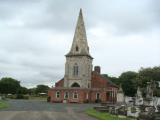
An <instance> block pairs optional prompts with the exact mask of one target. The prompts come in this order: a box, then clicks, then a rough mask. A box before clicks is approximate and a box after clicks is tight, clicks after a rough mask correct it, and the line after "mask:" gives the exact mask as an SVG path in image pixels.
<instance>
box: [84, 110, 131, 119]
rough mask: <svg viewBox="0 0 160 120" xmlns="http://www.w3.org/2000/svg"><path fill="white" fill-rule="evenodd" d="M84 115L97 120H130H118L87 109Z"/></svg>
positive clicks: (106, 114)
mask: <svg viewBox="0 0 160 120" xmlns="http://www.w3.org/2000/svg"><path fill="white" fill-rule="evenodd" d="M85 113H86V114H88V115H90V116H93V117H95V118H97V119H99V120H132V119H130V118H118V117H116V116H112V115H110V114H108V113H103V112H98V111H96V110H94V109H89V110H87V111H86V112H85Z"/></svg>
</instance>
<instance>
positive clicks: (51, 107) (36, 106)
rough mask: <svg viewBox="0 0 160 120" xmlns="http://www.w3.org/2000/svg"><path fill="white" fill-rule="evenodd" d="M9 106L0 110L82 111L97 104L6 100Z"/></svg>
mask: <svg viewBox="0 0 160 120" xmlns="http://www.w3.org/2000/svg"><path fill="white" fill-rule="evenodd" d="M8 103H9V108H5V109H0V111H56V112H66V110H67V108H68V107H70V108H72V109H73V110H74V111H75V112H83V111H85V110H86V109H89V108H93V107H94V106H97V104H68V103H67V104H65V103H47V102H46V101H35V100H8Z"/></svg>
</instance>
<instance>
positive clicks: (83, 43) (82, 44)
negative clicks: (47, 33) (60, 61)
mask: <svg viewBox="0 0 160 120" xmlns="http://www.w3.org/2000/svg"><path fill="white" fill-rule="evenodd" d="M77 55H81V56H83V55H84V56H89V57H91V56H90V54H89V47H88V42H87V36H86V30H85V25H84V21H83V14H82V9H80V12H79V16H78V21H77V25H76V29H75V33H74V38H73V43H72V46H71V50H70V52H69V53H68V54H67V55H66V56H77ZM91 58H92V57H91Z"/></svg>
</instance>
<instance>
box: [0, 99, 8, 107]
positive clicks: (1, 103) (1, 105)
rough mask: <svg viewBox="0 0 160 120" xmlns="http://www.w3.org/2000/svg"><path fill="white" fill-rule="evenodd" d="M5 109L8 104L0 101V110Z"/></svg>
mask: <svg viewBox="0 0 160 120" xmlns="http://www.w3.org/2000/svg"><path fill="white" fill-rule="evenodd" d="M6 107H8V104H7V103H6V102H5V101H3V100H0V109H1V108H6Z"/></svg>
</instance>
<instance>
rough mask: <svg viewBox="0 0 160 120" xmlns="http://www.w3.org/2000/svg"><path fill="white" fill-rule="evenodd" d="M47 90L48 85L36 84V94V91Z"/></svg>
mask: <svg viewBox="0 0 160 120" xmlns="http://www.w3.org/2000/svg"><path fill="white" fill-rule="evenodd" d="M48 90H49V87H48V86H47V85H37V87H36V91H35V92H36V94H38V93H47V92H48Z"/></svg>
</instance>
